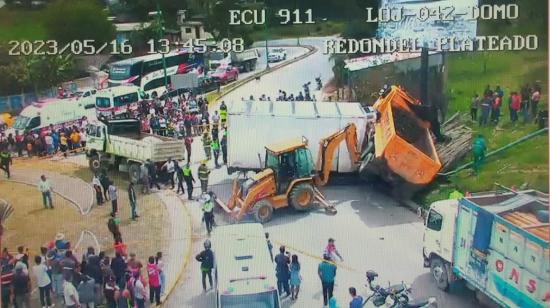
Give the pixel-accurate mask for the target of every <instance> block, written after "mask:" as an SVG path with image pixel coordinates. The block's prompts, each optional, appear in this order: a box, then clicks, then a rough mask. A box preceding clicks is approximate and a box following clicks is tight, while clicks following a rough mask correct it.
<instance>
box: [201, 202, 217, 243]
mask: <svg viewBox="0 0 550 308" xmlns="http://www.w3.org/2000/svg"><path fill="white" fill-rule="evenodd" d="M201 202H202V212H203V220H204V223H205V224H206V232H208V235H210V232H212V225H213V224H214V203H213V202H212V198H211V197H210V195H208V194H203V195H202V196H201Z"/></svg>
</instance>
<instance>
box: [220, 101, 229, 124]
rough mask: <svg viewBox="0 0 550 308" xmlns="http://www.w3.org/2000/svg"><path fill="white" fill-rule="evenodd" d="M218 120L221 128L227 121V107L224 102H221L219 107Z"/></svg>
mask: <svg viewBox="0 0 550 308" xmlns="http://www.w3.org/2000/svg"><path fill="white" fill-rule="evenodd" d="M220 120H221V122H222V126H224V124H225V122H226V121H227V106H226V105H225V102H224V101H222V104H221V105H220Z"/></svg>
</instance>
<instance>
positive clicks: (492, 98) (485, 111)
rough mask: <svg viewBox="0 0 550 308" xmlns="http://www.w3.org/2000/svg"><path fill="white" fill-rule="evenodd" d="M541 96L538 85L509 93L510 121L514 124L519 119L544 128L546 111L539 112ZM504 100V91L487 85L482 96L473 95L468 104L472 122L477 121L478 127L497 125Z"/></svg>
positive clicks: (546, 117)
mask: <svg viewBox="0 0 550 308" xmlns="http://www.w3.org/2000/svg"><path fill="white" fill-rule="evenodd" d="M541 95H542V93H541V87H540V85H538V84H535V85H533V86H530V85H529V84H525V85H523V86H522V87H521V89H520V90H519V91H511V92H510V93H509V95H508V96H507V98H506V101H507V106H506V107H507V108H508V111H509V116H510V121H511V122H513V123H515V122H517V121H518V120H519V119H520V117H521V118H522V122H523V123H528V122H531V121H536V122H537V123H539V125H540V126H544V125H545V121H546V120H547V119H548V111H547V110H539V103H540V99H541ZM504 99H505V93H504V90H503V89H502V88H501V87H500V86H499V85H497V86H496V88H495V89H492V88H491V86H490V85H487V86H486V87H485V90H484V91H483V95H482V96H480V95H479V94H478V93H474V96H473V97H472V101H471V104H470V117H471V119H472V121H474V122H476V121H477V122H478V123H479V125H480V126H485V125H488V124H495V125H496V124H498V123H499V121H500V118H501V117H502V107H503V103H504ZM480 109H481V110H480ZM478 111H480V112H478ZM478 113H479V115H478Z"/></svg>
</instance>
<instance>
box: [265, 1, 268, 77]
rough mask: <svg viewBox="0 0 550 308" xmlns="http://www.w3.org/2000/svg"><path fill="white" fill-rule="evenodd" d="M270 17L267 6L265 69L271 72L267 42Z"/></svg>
mask: <svg viewBox="0 0 550 308" xmlns="http://www.w3.org/2000/svg"><path fill="white" fill-rule="evenodd" d="M268 17H269V8H268V7H267V6H266V17H265V23H264V34H265V69H266V70H269V48H268V47H267V41H268V39H269V35H268V28H267V27H268V26H267V22H268Z"/></svg>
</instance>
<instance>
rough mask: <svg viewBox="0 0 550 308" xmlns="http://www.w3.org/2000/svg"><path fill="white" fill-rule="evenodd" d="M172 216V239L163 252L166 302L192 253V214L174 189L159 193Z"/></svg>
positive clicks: (163, 299) (169, 214)
mask: <svg viewBox="0 0 550 308" xmlns="http://www.w3.org/2000/svg"><path fill="white" fill-rule="evenodd" d="M157 194H158V196H159V198H160V199H161V200H162V202H163V203H164V206H165V208H166V210H167V211H168V216H169V217H170V241H169V246H168V247H167V249H166V250H165V252H164V253H163V259H164V262H165V263H164V272H165V273H166V290H165V295H164V297H163V298H162V302H164V301H165V300H166V299H167V297H168V296H169V295H170V293H172V291H174V288H175V286H176V284H177V283H178V280H179V279H180V278H181V275H182V274H183V272H184V270H185V267H186V266H187V263H188V261H189V258H190V255H191V252H192V251H191V249H192V247H191V232H192V231H191V216H190V214H189V211H188V210H187V208H186V205H185V204H184V203H183V201H182V200H181V199H180V198H179V197H178V196H177V195H176V194H175V193H174V192H173V191H160V192H158V193H157Z"/></svg>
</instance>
